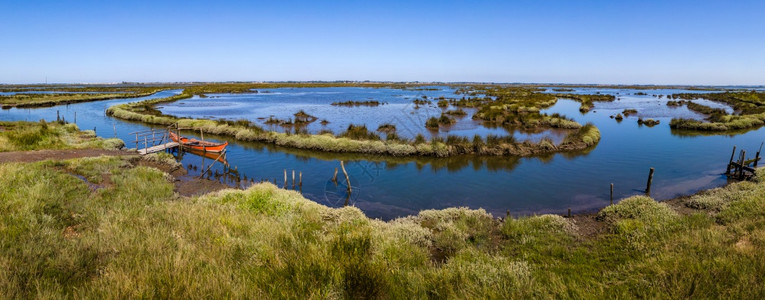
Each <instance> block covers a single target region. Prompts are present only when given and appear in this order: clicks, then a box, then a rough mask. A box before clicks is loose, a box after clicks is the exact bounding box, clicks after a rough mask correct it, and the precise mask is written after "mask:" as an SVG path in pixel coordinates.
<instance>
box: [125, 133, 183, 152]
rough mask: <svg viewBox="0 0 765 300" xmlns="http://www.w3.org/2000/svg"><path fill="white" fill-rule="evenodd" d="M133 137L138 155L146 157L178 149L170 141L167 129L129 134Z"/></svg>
mask: <svg viewBox="0 0 765 300" xmlns="http://www.w3.org/2000/svg"><path fill="white" fill-rule="evenodd" d="M130 134H133V135H135V148H136V150H138V154H140V155H147V154H151V153H156V152H160V151H166V150H170V149H174V148H176V147H179V146H180V144H178V143H177V142H173V141H171V140H170V135H169V129H152V130H145V131H137V132H131V133H130Z"/></svg>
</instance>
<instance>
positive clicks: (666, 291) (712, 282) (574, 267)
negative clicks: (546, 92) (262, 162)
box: [0, 157, 765, 299]
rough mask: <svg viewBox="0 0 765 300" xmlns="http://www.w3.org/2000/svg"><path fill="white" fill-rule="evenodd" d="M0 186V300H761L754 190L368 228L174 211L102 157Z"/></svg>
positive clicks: (266, 209)
mask: <svg viewBox="0 0 765 300" xmlns="http://www.w3.org/2000/svg"><path fill="white" fill-rule="evenodd" d="M0 177H2V178H3V179H4V180H2V181H0V191H2V192H0V204H1V205H2V206H0V207H2V212H3V217H2V218H0V245H2V247H0V265H1V266H2V270H3V271H0V293H2V294H3V295H5V296H7V297H10V298H37V297H73V298H112V297H128V298H152V297H182V298H196V297H199V296H200V295H205V296H207V297H213V298H218V297H235V298H236V297H267V298H301V297H326V298H427V297H443V298H483V297H486V298H530V297H531V298H533V297H549V298H567V297H582V298H590V297H595V298H605V297H614V296H616V297H624V298H634V297H639V298H643V297H645V298H682V297H689V296H690V297H710V298H724V297H732V298H741V299H757V298H762V297H763V296H765V288H763V286H762V285H761V284H760V281H761V278H760V277H761V276H760V274H762V272H763V270H765V258H764V257H763V256H762V255H759V254H760V253H762V252H763V251H765V249H763V245H765V230H763V224H765V203H763V201H765V200H763V199H765V184H764V183H759V182H741V183H734V184H731V185H730V186H728V187H726V188H720V189H715V190H712V191H708V192H704V193H701V194H698V195H695V196H692V197H689V198H684V199H678V200H677V201H671V202H670V203H669V204H665V203H658V202H656V201H654V200H653V199H650V198H648V197H644V196H636V197H631V198H628V199H624V200H622V201H620V202H619V203H618V204H615V205H612V206H608V207H606V208H605V209H603V210H601V211H600V212H598V213H597V214H595V215H592V216H588V215H585V216H575V217H574V218H564V217H561V216H558V215H538V216H529V217H521V218H504V219H497V218H495V217H493V216H491V215H490V214H488V213H486V212H485V211H483V210H480V209H479V210H470V209H466V208H449V209H443V210H424V211H421V212H419V213H418V214H416V215H414V216H410V217H405V218H399V219H396V220H392V221H389V222H382V221H379V220H374V219H370V218H367V217H366V216H365V215H364V214H363V213H362V212H361V211H360V210H359V209H357V208H355V207H344V208H338V209H335V208H328V207H326V206H322V205H320V204H317V203H315V202H313V201H310V200H307V199H305V198H303V197H302V196H301V195H300V194H299V193H297V192H294V191H286V190H282V189H279V188H277V187H275V186H274V185H271V184H258V185H255V186H253V187H251V188H249V189H247V190H244V191H241V190H224V191H220V192H216V193H212V194H207V195H203V196H197V197H182V196H179V195H177V194H175V193H174V192H173V183H172V181H173V178H172V177H171V176H169V175H168V174H167V173H164V172H162V171H160V170H157V169H155V168H151V167H145V166H137V165H135V164H134V163H131V162H130V161H129V160H126V159H125V158H118V157H101V158H86V159H76V160H64V161H44V162H38V163H29V164H21V163H2V164H0ZM83 178H84V179H83ZM132 216H140V217H132ZM179 257H181V258H183V259H180V260H179Z"/></svg>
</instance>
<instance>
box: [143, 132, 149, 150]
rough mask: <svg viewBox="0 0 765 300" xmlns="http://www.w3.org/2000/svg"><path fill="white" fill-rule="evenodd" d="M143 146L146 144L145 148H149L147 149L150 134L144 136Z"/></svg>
mask: <svg viewBox="0 0 765 300" xmlns="http://www.w3.org/2000/svg"><path fill="white" fill-rule="evenodd" d="M143 146H144V148H147V149H148V148H149V137H148V136H145V135H144V136H143Z"/></svg>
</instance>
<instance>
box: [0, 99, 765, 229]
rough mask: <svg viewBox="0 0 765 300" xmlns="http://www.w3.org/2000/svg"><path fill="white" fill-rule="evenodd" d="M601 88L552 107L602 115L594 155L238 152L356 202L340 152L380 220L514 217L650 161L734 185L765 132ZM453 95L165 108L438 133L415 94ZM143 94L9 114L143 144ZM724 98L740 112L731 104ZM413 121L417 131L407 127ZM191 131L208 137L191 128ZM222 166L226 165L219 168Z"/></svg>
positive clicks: (552, 208)
mask: <svg viewBox="0 0 765 300" xmlns="http://www.w3.org/2000/svg"><path fill="white" fill-rule="evenodd" d="M550 91H551V90H550ZM594 91H598V92H601V93H610V94H614V95H616V96H617V97H618V98H619V100H617V101H614V102H596V104H595V108H594V109H593V110H592V111H590V112H589V113H587V114H581V113H580V112H579V110H578V108H579V103H577V102H574V101H571V100H563V99H562V100H559V101H558V103H557V104H556V105H554V106H553V107H551V108H549V109H547V110H545V112H547V113H554V112H557V113H562V114H564V115H566V116H568V117H571V118H573V119H575V120H577V121H578V122H580V123H582V124H584V123H588V122H591V123H593V124H595V125H596V126H597V127H598V128H599V129H600V131H601V136H602V139H601V141H600V143H599V144H598V145H597V146H596V147H594V148H593V149H590V150H588V151H584V152H582V153H565V154H554V155H548V156H544V157H531V158H515V157H451V158H387V157H377V156H369V155H347V154H332V153H316V152H311V151H304V150H295V149H287V148H281V147H276V146H273V145H269V144H262V143H248V142H238V141H234V140H229V143H230V146H229V150H228V152H229V153H228V161H229V162H230V164H231V166H232V167H233V166H236V167H237V169H238V170H239V172H240V173H241V174H243V175H246V176H247V177H248V178H255V179H256V180H259V179H268V180H270V181H273V179H277V182H278V184H279V185H280V186H281V185H282V183H283V176H284V175H283V172H284V169H287V170H290V171H291V170H297V171H298V172H300V171H302V173H303V186H302V188H298V189H300V190H302V193H303V194H304V195H305V196H306V197H307V198H309V199H311V200H314V201H317V202H319V203H322V204H325V205H329V206H342V205H344V204H345V202H346V199H345V192H344V188H343V187H342V186H336V185H335V184H334V183H332V182H331V181H330V179H331V177H332V174H333V172H334V170H335V168H337V167H339V166H340V160H344V161H345V162H346V168H347V169H348V172H349V174H350V176H351V183H352V185H353V190H354V193H353V194H352V195H351V197H350V200H349V202H350V203H349V204H352V205H355V206H357V207H359V208H360V209H362V210H363V211H364V212H365V213H366V214H367V215H368V216H370V217H375V218H382V219H391V218H396V217H400V216H406V215H411V214H416V213H417V212H418V211H420V210H422V209H440V208H446V207H454V206H466V207H470V208H483V209H486V210H487V211H489V212H491V213H493V214H494V215H495V216H501V215H504V214H505V211H506V210H509V211H510V212H511V214H513V215H529V214H541V213H565V212H566V210H567V209H568V208H571V209H572V211H573V212H581V211H592V210H596V209H599V208H602V207H604V206H606V205H607V204H608V203H609V184H610V183H614V186H615V198H616V199H620V198H623V197H627V196H630V195H636V194H641V193H642V190H643V189H645V185H646V179H647V175H648V169H649V168H651V167H654V168H655V169H656V174H655V175H654V180H653V187H652V196H653V197H655V198H657V199H660V200H662V199H668V198H672V197H675V196H679V195H687V194H691V193H694V192H696V191H698V190H701V189H706V188H712V187H717V186H722V185H724V184H725V183H726V178H725V176H723V175H722V172H723V171H724V169H725V164H726V163H727V160H728V158H730V154H731V149H732V147H733V145H737V146H738V149H745V150H747V152H748V153H754V152H756V151H757V149H758V148H759V147H760V145H761V143H762V142H763V139H765V129H758V130H752V131H749V132H745V133H741V134H737V135H726V134H722V135H695V134H690V133H687V132H678V131H672V130H670V128H669V125H668V124H669V121H670V120H671V118H672V117H678V116H682V117H693V118H699V119H700V118H703V116H701V115H698V114H696V113H694V112H691V111H689V110H687V109H686V108H685V107H679V108H669V107H667V106H666V105H665V103H666V98H665V97H662V98H659V97H658V96H654V95H667V94H672V93H679V92H693V91H681V90H629V89H622V90H617V89H576V90H575V91H574V92H578V93H594ZM179 92H180V91H179V90H176V91H163V92H160V93H157V94H155V95H153V96H150V97H146V98H155V97H167V96H169V95H172V94H174V93H179ZM264 92H267V93H264ZM453 92H454V91H453V90H451V89H449V88H445V87H438V90H435V91H432V90H399V89H366V88H315V89H294V88H293V89H272V90H259V91H258V93H257V94H255V93H253V94H237V95H209V96H211V97H210V98H195V99H186V100H180V101H178V102H176V103H171V104H162V105H160V106H161V110H162V111H163V112H165V113H168V114H173V115H178V116H191V117H207V118H214V119H218V118H227V119H242V118H246V119H250V120H253V121H255V122H262V119H258V118H264V117H266V118H267V117H269V116H270V115H274V116H275V117H278V118H285V117H289V116H291V114H294V113H295V112H296V111H298V110H300V109H304V110H305V111H306V112H308V113H309V114H312V115H315V116H317V117H319V118H320V119H327V120H329V121H330V123H329V124H328V125H327V128H326V129H329V130H333V131H337V130H340V131H342V130H343V129H344V127H346V126H347V124H350V123H360V122H364V123H366V124H367V127H368V128H370V129H372V130H373V129H375V128H377V125H379V124H381V123H386V122H397V120H398V122H401V123H400V124H407V122H408V123H409V124H411V125H400V126H397V127H398V128H399V131H400V134H402V135H405V134H406V133H405V131H410V132H413V133H415V134H416V132H422V133H427V134H430V135H433V134H439V135H444V134H445V133H444V132H439V133H433V132H428V131H427V130H424V122H425V119H426V118H423V117H424V116H427V115H431V114H432V115H438V114H440V112H441V109H440V108H437V107H421V108H420V109H414V108H413V105H411V101H412V99H414V98H416V97H422V95H426V96H427V97H428V98H432V97H439V96H444V97H447V98H450V97H451V98H461V95H454V94H453ZM551 92H552V91H551ZM638 92H646V93H648V95H635V93H638ZM146 98H141V99H146ZM370 98H371V99H370ZM372 99H374V100H378V101H382V102H387V103H388V104H385V105H383V106H379V107H335V106H331V105H330V103H331V102H334V101H347V100H356V101H364V100H372ZM138 100H140V99H138ZM131 101H136V99H118V100H108V101H99V102H88V103H80V104H70V105H65V106H57V107H48V108H39V109H15V108H14V109H9V110H2V111H0V120H30V121H37V120H40V119H45V120H48V121H50V120H55V118H56V111H57V110H59V111H60V113H61V115H62V116H64V117H66V119H67V120H68V121H73V115H74V112H75V111H76V112H77V124H78V125H79V126H80V128H81V129H93V128H94V127H95V128H96V131H97V134H98V135H99V136H102V137H113V136H115V133H116V136H117V137H119V138H121V139H123V140H125V141H126V142H128V147H134V145H133V143H132V142H131V141H132V139H133V137H132V136H131V135H130V134H129V133H130V132H133V131H139V130H145V129H147V128H149V126H147V125H144V124H138V123H133V122H125V121H121V120H118V119H114V118H111V117H108V116H106V115H105V113H104V111H105V110H106V108H108V107H109V106H111V105H115V104H119V103H125V102H131ZM705 104H709V102H705ZM713 104H714V105H716V106H717V107H722V108H727V109H730V108H729V107H726V106H725V105H722V104H717V103H713ZM433 106H435V101H434V103H433ZM627 108H634V109H637V110H638V115H637V116H630V117H627V118H625V119H624V120H623V121H622V122H617V121H616V120H614V119H611V118H610V117H609V116H610V115H615V114H616V113H619V112H621V111H622V110H624V109H627ZM402 112H403V113H402ZM412 112H414V114H412ZM471 113H472V112H471ZM396 117H398V119H396ZM638 117H643V118H654V119H657V120H660V121H661V124H659V125H657V126H655V127H646V126H639V125H638V124H637V118H638ZM315 123H316V124H311V125H310V126H309V128H308V129H309V130H310V131H318V130H321V129H322V126H321V125H320V124H318V122H315ZM408 127H411V128H412V129H404V130H402V128H408ZM115 128H116V130H115ZM274 129H278V128H274ZM420 130H423V131H420ZM449 131H450V132H449V134H459V135H465V136H471V137H472V136H473V135H474V134H481V135H485V134H489V133H491V134H498V135H507V134H515V136H516V137H517V138H518V139H537V138H539V137H541V136H551V137H553V139H556V140H559V139H560V138H561V137H562V135H561V133H559V132H549V131H548V132H541V133H519V132H515V131H513V130H505V129H502V128H494V129H488V128H485V127H483V126H481V124H480V123H478V122H474V121H472V120H471V119H470V115H468V116H467V117H465V118H463V119H461V120H460V121H459V122H458V123H457V124H456V125H454V127H452V128H451V129H450V130H449ZM409 134H410V135H413V134H412V133H409ZM185 135H189V136H195V137H198V136H197V135H195V134H193V133H190V132H188V133H185ZM205 138H206V139H218V140H225V139H226V138H225V137H214V136H209V135H205ZM203 160H204V162H203ZM182 162H183V164H184V166H189V165H192V166H194V165H195V166H201V165H202V164H203V163H204V164H209V163H210V160H209V159H203V158H201V157H198V156H194V155H190V154H187V155H184V156H183V157H182ZM216 168H220V166H219V165H216ZM198 170H199V167H197V170H196V171H195V170H194V169H193V168H191V170H190V171H189V172H190V176H193V175H197V174H198V172H199V171H198ZM219 170H220V169H219ZM290 177H291V174H290ZM290 181H291V179H290ZM243 185H244V184H243ZM290 185H291V183H290ZM290 188H291V186H290Z"/></svg>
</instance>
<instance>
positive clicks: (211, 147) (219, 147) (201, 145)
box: [170, 131, 228, 153]
mask: <svg viewBox="0 0 765 300" xmlns="http://www.w3.org/2000/svg"><path fill="white" fill-rule="evenodd" d="M170 139H171V140H172V141H173V142H176V143H178V144H180V145H181V146H182V147H183V148H187V149H193V150H198V151H202V152H215V153H220V152H223V150H224V149H226V146H228V142H225V143H213V142H208V141H200V140H197V139H189V138H187V137H183V136H178V135H177V134H175V133H173V132H172V131H171V132H170Z"/></svg>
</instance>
